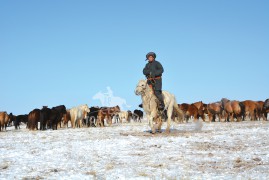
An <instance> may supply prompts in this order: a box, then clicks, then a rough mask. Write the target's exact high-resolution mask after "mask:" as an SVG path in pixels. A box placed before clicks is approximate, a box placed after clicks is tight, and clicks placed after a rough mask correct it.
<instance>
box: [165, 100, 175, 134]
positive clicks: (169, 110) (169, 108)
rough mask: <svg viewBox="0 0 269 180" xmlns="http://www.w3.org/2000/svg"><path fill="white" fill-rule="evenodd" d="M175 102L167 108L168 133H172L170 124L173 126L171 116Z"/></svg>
mask: <svg viewBox="0 0 269 180" xmlns="http://www.w3.org/2000/svg"><path fill="white" fill-rule="evenodd" d="M173 104H174V102H173V101H171V103H170V105H169V107H168V109H167V117H168V118H167V127H166V130H165V132H166V133H170V126H171V118H172V115H173Z"/></svg>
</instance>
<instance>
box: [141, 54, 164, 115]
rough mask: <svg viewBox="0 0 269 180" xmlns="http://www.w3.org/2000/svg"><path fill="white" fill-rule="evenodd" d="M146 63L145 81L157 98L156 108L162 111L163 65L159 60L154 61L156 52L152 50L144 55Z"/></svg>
mask: <svg viewBox="0 0 269 180" xmlns="http://www.w3.org/2000/svg"><path fill="white" fill-rule="evenodd" d="M146 58H147V59H146V60H148V63H147V64H146V66H145V68H144V70H143V74H144V75H145V76H146V77H147V83H148V85H149V86H151V87H152V89H153V91H154V94H155V95H156V97H157V98H158V100H159V105H158V109H159V111H163V110H164V108H165V105H164V101H163V95H162V73H163V72H164V70H163V66H162V65H161V63H160V62H158V61H156V60H155V58H156V54H155V53H154V52H149V53H148V54H147V55H146Z"/></svg>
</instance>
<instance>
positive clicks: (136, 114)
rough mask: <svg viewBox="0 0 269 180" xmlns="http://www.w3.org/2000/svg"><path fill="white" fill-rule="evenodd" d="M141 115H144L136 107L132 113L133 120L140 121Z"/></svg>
mask: <svg viewBox="0 0 269 180" xmlns="http://www.w3.org/2000/svg"><path fill="white" fill-rule="evenodd" d="M143 116H144V113H143V111H141V110H138V109H136V110H134V113H133V119H134V121H136V122H142V121H141V119H143Z"/></svg>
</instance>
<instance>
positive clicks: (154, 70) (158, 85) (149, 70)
mask: <svg viewBox="0 0 269 180" xmlns="http://www.w3.org/2000/svg"><path fill="white" fill-rule="evenodd" d="M163 72H164V70H163V66H162V65H161V63H159V62H158V61H155V60H154V61H152V62H149V63H147V64H146V66H145V68H144V69H143V74H144V75H145V76H146V77H147V78H148V84H152V85H154V89H155V90H162V78H159V77H161V76H162V74H163ZM156 77H158V78H157V79H154V80H149V78H156ZM153 81H154V82H153Z"/></svg>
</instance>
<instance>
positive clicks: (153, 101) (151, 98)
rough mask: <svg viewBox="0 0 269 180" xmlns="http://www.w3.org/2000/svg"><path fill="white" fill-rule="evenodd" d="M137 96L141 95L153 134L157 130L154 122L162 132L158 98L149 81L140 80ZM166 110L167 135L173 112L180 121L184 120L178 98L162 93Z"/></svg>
mask: <svg viewBox="0 0 269 180" xmlns="http://www.w3.org/2000/svg"><path fill="white" fill-rule="evenodd" d="M135 94H136V95H141V98H142V102H143V109H144V111H145V113H146V117H147V119H148V121H149V126H150V128H151V131H152V133H153V134H154V133H155V132H156V128H155V126H154V124H153V121H157V122H158V130H159V131H160V130H161V125H162V121H161V120H160V119H161V117H160V113H159V112H158V107H157V106H158V105H157V97H156V96H155V95H154V92H153V90H152V88H150V87H149V85H148V84H147V80H140V81H139V82H138V84H137V86H136V89H135ZM162 94H163V98H164V104H165V109H166V110H167V116H168V119H167V127H166V133H169V132H170V125H171V120H172V114H173V110H175V112H176V113H177V115H178V116H179V119H183V112H182V111H181V110H180V109H179V107H178V104H177V101H176V98H175V96H174V95H173V94H171V93H169V92H167V91H162Z"/></svg>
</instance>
